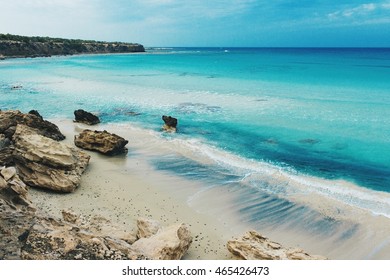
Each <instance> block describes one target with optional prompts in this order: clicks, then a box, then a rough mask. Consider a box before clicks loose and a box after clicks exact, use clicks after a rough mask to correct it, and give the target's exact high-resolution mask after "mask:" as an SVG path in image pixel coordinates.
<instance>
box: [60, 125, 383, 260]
mask: <svg viewBox="0 0 390 280" xmlns="http://www.w3.org/2000/svg"><path fill="white" fill-rule="evenodd" d="M52 121H53V122H54V123H56V124H58V125H59V126H60V127H61V129H62V128H64V127H66V128H67V129H68V134H71V133H72V134H77V133H79V132H81V131H82V130H83V129H86V128H89V129H91V128H92V127H90V126H86V125H83V124H76V123H72V122H71V121H70V120H52ZM92 129H96V130H103V129H106V130H107V131H109V132H112V133H116V134H118V135H120V136H122V137H124V138H126V139H128V140H129V144H128V148H129V154H128V155H127V157H119V158H113V159H111V160H114V161H115V162H117V164H116V166H115V167H114V166H109V165H107V164H106V166H105V167H101V169H102V168H108V169H107V170H105V171H100V173H99V171H98V174H97V175H98V177H99V178H100V177H101V178H102V179H103V178H105V179H104V180H107V181H108V182H110V181H111V182H112V181H115V184H114V186H116V185H118V186H116V187H115V188H117V187H120V186H121V185H127V187H123V188H122V189H120V191H121V195H122V196H124V197H128V200H129V201H130V200H133V199H134V197H137V196H138V194H136V193H134V191H135V190H133V189H132V188H133V187H134V185H137V183H136V182H134V183H133V181H132V180H133V179H132V178H133V177H132V176H136V178H139V179H138V181H143V183H141V185H140V186H139V192H140V193H141V192H145V193H144V194H142V197H141V196H140V197H138V199H140V201H139V204H140V206H139V207H140V209H143V208H144V207H145V206H146V205H149V204H148V203H152V204H155V207H154V208H155V210H153V211H155V212H154V213H155V214H154V216H156V217H158V216H159V215H163V214H167V215H169V213H165V211H166V210H167V209H166V208H167V207H166V205H165V201H164V200H163V198H162V197H163V196H164V197H165V196H169V197H172V198H175V200H176V201H181V203H182V204H185V205H187V207H188V209H187V210H186V209H184V208H183V209H181V210H180V211H179V212H177V211H175V213H176V214H175V215H180V213H181V212H183V211H184V212H185V213H182V214H183V215H184V214H185V215H184V216H183V217H182V218H180V217H179V220H183V221H192V222H193V223H192V224H193V225H194V223H195V222H194V218H193V215H195V214H194V213H197V214H196V215H198V214H199V215H201V216H202V215H205V216H207V217H209V218H210V219H211V220H209V222H207V227H208V226H210V225H212V227H213V228H212V229H211V230H210V229H209V228H208V230H210V231H212V232H214V233H218V234H217V235H216V236H215V237H216V238H217V239H218V240H220V241H219V242H221V240H222V243H221V244H223V242H225V241H226V240H228V239H229V238H231V237H232V236H238V235H240V234H242V233H243V232H245V231H247V230H250V229H255V230H258V231H259V232H261V233H262V234H265V235H266V236H268V237H270V238H272V239H273V240H275V241H278V242H281V243H282V244H284V245H285V246H292V247H297V246H298V247H301V248H304V249H305V250H307V251H309V252H311V253H316V254H322V255H325V256H327V257H329V258H332V259H364V258H370V259H376V258H379V259H386V258H388V257H389V252H390V243H387V241H388V240H390V239H389V238H388V232H389V230H390V219H388V218H387V217H385V215H384V214H383V212H384V211H381V212H382V213H381V214H380V215H377V216H375V215H373V211H372V209H369V208H367V209H366V208H363V207H361V206H350V204H348V203H347V202H348V201H346V202H344V201H343V199H346V200H347V198H348V196H350V197H352V198H354V199H350V200H351V204H352V205H355V204H356V203H357V198H356V197H359V196H362V198H363V199H361V200H363V201H371V200H374V199H376V198H377V197H378V198H379V200H378V201H380V202H381V203H383V205H384V206H383V207H386V205H387V204H386V203H388V202H387V200H386V199H387V198H388V197H389V196H388V194H386V193H384V194H383V196H382V197H380V196H381V195H382V194H381V193H378V192H375V191H370V190H367V191H365V189H364V188H361V187H358V186H355V185H353V184H349V183H348V182H339V181H331V180H323V179H318V178H314V177H313V178H312V177H310V176H307V177H305V176H303V177H302V176H301V175H300V174H297V173H296V172H295V173H294V171H293V170H286V169H284V168H282V167H278V166H273V165H271V164H268V163H262V162H256V161H253V160H247V159H244V158H241V157H237V156H235V155H233V154H230V153H227V152H225V151H223V150H221V149H217V148H215V147H213V146H211V145H208V144H206V143H205V142H204V141H203V140H201V139H193V138H190V139H186V136H185V135H180V134H167V133H163V132H161V131H156V130H150V129H144V128H141V127H138V126H136V125H133V124H125V123H120V124H117V123H111V124H110V123H106V124H99V125H97V126H94V127H93V128H92ZM70 130H71V131H70ZM65 141H67V142H69V143H70V142H72V137H69V138H67V139H66V140H65ZM100 157H101V156H99V158H100ZM181 157H183V158H187V159H189V160H193V161H195V162H197V163H199V164H201V165H204V166H206V169H202V171H201V172H203V173H202V175H200V177H199V178H201V179H203V178H205V177H204V176H205V175H206V176H207V166H209V167H210V178H213V175H214V174H212V172H221V173H226V174H224V175H226V178H227V179H226V181H225V182H223V181H219V179H215V180H214V179H212V180H211V181H208V180H206V181H202V180H196V164H195V166H194V170H193V172H192V170H191V171H190V173H191V176H192V175H194V177H193V178H192V177H191V178H190V179H188V178H185V177H183V176H181V175H185V174H180V168H181V165H182V164H185V162H186V161H185V160H184V161H181V160H180V158H181ZM160 159H161V162H159V160H160ZM175 159H178V160H179V166H178V167H179V170H177V171H175V170H173V173H172V172H167V170H169V169H162V170H159V168H157V169H156V166H154V164H153V162H155V161H156V160H157V163H162V164H163V163H164V162H165V161H167V163H168V164H169V163H170V162H171V161H173V163H174V161H175ZM102 160H103V162H104V161H106V160H109V159H102ZM111 160H109V161H111ZM97 164H98V163H97V162H95V161H92V162H91V170H92V171H91V173H90V174H87V175H86V176H85V181H86V182H87V185H84V186H82V188H81V189H82V190H83V191H82V192H84V195H86V194H88V193H90V192H92V194H93V195H94V194H95V193H97V192H98V190H97V189H95V186H94V184H96V180H99V178H91V177H90V176H91V175H92V174H96V168H97ZM100 164H101V163H99V165H100ZM172 168H173V169H174V168H175V166H173V167H172ZM94 170H95V171H94ZM187 171H188V170H186V171H184V172H187ZM94 172H95V173H94ZM118 172H119V174H118ZM205 172H206V173H205ZM217 175H218V174H217ZM231 175H234V176H231ZM218 177H220V178H224V176H223V175H222V176H218ZM214 178H215V177H214ZM102 179H100V180H102ZM194 179H195V180H194ZM222 180H223V179H222ZM229 180H231V181H229ZM305 180H308V181H305ZM213 181H215V182H213ZM99 184H100V183H99ZM316 184H317V185H316ZM322 184H328V185H325V187H323V186H322ZM89 185H91V186H89ZM92 186H93V187H92ZM145 186H148V187H147V189H145ZM107 187H108V186H102V188H101V190H102V191H104V192H106V191H109V192H111V191H110V190H111V186H110V187H109V188H108V189H107V190H106V188H107ZM88 188H89V190H88ZM149 188H150V189H149ZM330 188H334V189H336V191H330V190H329V191H328V189H330ZM322 189H323V190H322ZM319 190H322V193H321V191H319ZM149 192H150V193H149ZM334 193H336V194H334ZM339 193H341V194H342V195H340V194H339ZM153 194H155V196H153ZM264 194H269V195H264ZM76 195H77V194H76ZM110 196H114V194H110V195H107V194H106V195H104V199H105V202H96V203H103V204H102V205H106V206H104V208H107V209H109V208H112V207H114V206H115V207H114V208H115V209H116V208H117V206H118V205H116V200H115V199H116V198H114V200H113V199H112V198H110ZM88 197H89V195H88ZM102 197H103V196H102ZM333 197H336V198H337V199H335V198H333ZM138 199H137V201H138ZM59 200H60V201H62V200H63V199H62V198H61V199H59ZM149 200H150V201H149ZM72 201H73V200H72ZM61 203H63V202H61ZM72 203H73V202H72ZM112 203H114V204H113V205H114V206H113V205H112ZM359 203H360V202H359ZM65 204H66V203H65ZM95 205H98V208H100V209H103V208H102V205H100V204H94V203H92V204H91V206H90V207H96V206H95ZM121 207H122V206H121ZM183 207H184V206H183ZM122 208H123V211H125V212H126V211H127V210H126V209H127V208H128V205H127V204H124V206H123V207H122ZM115 209H112V210H111V211H114V212H113V215H112V216H113V218H115V215H116V212H115V211H117V210H115ZM145 209H146V208H145ZM148 209H149V208H148ZM175 209H176V208H175ZM311 209H312V210H314V211H312V210H311ZM87 210H89V208H88V209H87ZM178 210H179V209H178ZM385 210H386V209H385ZM95 211H96V210H95ZM128 213H130V212H128ZM137 213H138V210H137ZM145 214H148V212H146V213H145ZM119 218H123V215H122V214H120V215H119ZM164 219H165V218H164ZM169 219H173V220H175V219H176V216H173V217H171V218H169ZM213 219H214V220H215V221H214V222H213V221H212V220H213ZM196 224H197V222H196ZM217 224H218V225H219V227H221V228H218V226H217ZM197 225H202V226H203V223H201V222H200V224H197ZM204 227H206V223H205V224H204ZM214 227H216V228H218V230H217V231H215V230H216V229H215V228H214ZM204 230H205V229H203V228H200V229H199V231H200V232H203V231H204ZM210 234H211V233H210ZM218 236H219V237H218ZM223 240H225V241H223ZM381 244H384V245H383V246H382V245H381ZM221 246H222V247H223V245H221ZM373 248H374V249H373ZM198 249H199V248H198ZM198 249H196V250H198Z"/></svg>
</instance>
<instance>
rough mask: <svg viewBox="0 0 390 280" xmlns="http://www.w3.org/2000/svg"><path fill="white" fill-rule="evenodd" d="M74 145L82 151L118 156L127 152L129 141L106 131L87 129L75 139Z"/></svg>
mask: <svg viewBox="0 0 390 280" xmlns="http://www.w3.org/2000/svg"><path fill="white" fill-rule="evenodd" d="M74 143H75V145H76V146H77V147H79V148H82V149H86V150H91V151H98V152H100V153H102V154H105V155H116V154H122V153H126V152H127V149H126V148H125V146H126V145H127V143H129V141H127V140H125V139H124V138H122V137H120V136H118V135H116V134H112V133H109V132H107V131H105V130H104V131H97V130H95V131H92V130H89V129H86V130H84V131H82V132H81V133H80V134H79V135H76V136H75V137H74Z"/></svg>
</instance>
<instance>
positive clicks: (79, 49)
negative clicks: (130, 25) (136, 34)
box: [0, 34, 145, 59]
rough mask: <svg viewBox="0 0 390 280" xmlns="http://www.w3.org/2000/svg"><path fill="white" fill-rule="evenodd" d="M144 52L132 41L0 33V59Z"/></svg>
mask: <svg viewBox="0 0 390 280" xmlns="http://www.w3.org/2000/svg"><path fill="white" fill-rule="evenodd" d="M132 52H145V48H144V46H142V45H140V44H134V43H121V42H101V41H90V40H88V41H87V40H73V39H61V38H50V37H26V36H18V35H11V34H0V59H1V58H3V59H4V58H15V57H44V56H52V55H74V54H93V53H96V54H98V53H132Z"/></svg>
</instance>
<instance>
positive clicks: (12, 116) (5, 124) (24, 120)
mask: <svg viewBox="0 0 390 280" xmlns="http://www.w3.org/2000/svg"><path fill="white" fill-rule="evenodd" d="M38 114H39V113H38ZM18 124H24V125H27V126H29V127H31V128H33V129H35V130H36V133H38V134H40V135H42V136H45V137H48V138H51V139H53V140H56V141H60V140H64V139H65V136H64V135H63V134H62V133H61V131H60V130H59V129H58V126H56V125H55V124H53V123H51V122H49V121H46V120H43V119H42V117H38V116H36V115H35V114H23V113H21V112H20V111H0V134H4V135H5V137H7V138H8V139H11V138H12V135H13V134H14V133H15V130H16V126H17V125H18Z"/></svg>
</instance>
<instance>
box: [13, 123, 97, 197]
mask: <svg viewBox="0 0 390 280" xmlns="http://www.w3.org/2000/svg"><path fill="white" fill-rule="evenodd" d="M35 132H36V131H35V130H34V129H31V128H29V127H28V126H25V125H17V127H16V131H15V133H14V135H13V142H14V145H15V150H14V153H13V156H14V161H15V165H16V168H17V170H18V172H19V175H20V177H21V178H22V180H23V181H24V182H25V183H26V184H28V185H30V186H33V187H39V188H46V189H50V190H54V191H59V192H72V191H74V190H75V189H76V188H77V187H78V185H79V184H80V179H81V174H82V173H83V172H84V170H85V168H86V167H87V165H88V162H89V159H90V156H89V155H87V154H86V153H84V152H82V151H79V150H78V149H75V148H72V147H70V146H68V145H66V144H63V143H60V142H57V141H54V140H52V139H50V138H47V137H44V136H41V135H38V134H36V133H35Z"/></svg>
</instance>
